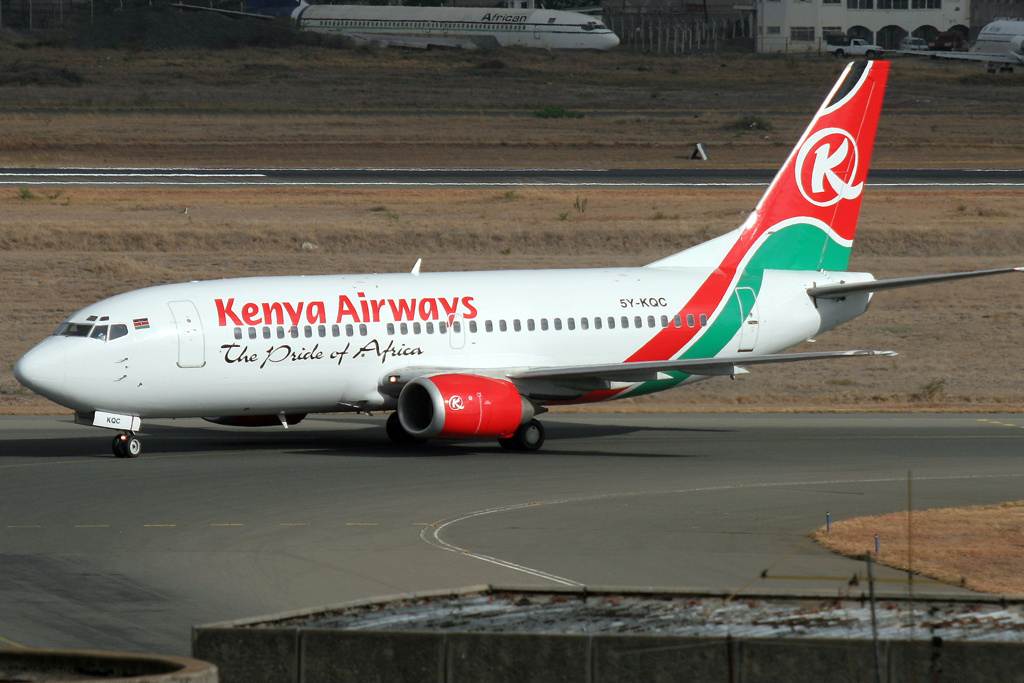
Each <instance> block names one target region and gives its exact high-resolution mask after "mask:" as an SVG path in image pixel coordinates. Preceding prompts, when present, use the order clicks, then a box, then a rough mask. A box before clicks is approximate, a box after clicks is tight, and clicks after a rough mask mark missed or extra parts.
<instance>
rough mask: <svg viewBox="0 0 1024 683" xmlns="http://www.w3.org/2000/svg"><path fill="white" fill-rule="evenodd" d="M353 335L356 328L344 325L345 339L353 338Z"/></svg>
mask: <svg viewBox="0 0 1024 683" xmlns="http://www.w3.org/2000/svg"><path fill="white" fill-rule="evenodd" d="M355 334H356V328H354V327H352V325H351V323H350V324H348V325H345V336H346V337H354V336H355Z"/></svg>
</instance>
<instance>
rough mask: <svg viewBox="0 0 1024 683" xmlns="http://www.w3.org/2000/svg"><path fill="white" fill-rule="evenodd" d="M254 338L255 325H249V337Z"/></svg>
mask: <svg viewBox="0 0 1024 683" xmlns="http://www.w3.org/2000/svg"><path fill="white" fill-rule="evenodd" d="M255 338H256V328H255V327H250V328H249V339H255Z"/></svg>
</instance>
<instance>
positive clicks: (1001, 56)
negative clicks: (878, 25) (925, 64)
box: [904, 19, 1024, 73]
mask: <svg viewBox="0 0 1024 683" xmlns="http://www.w3.org/2000/svg"><path fill="white" fill-rule="evenodd" d="M904 53H905V54H910V55H916V56H928V57H935V58H941V59H961V60H968V61H973V62H986V63H987V65H988V71H989V73H995V72H996V70H999V71H1013V67H1015V66H1021V65H1024V19H996V20H995V21H993V22H991V23H989V24H986V25H985V27H984V28H983V29H981V33H979V34H978V39H977V40H975V41H974V45H973V46H971V49H970V50H968V51H967V52H937V51H934V50H927V51H924V50H905V51H904Z"/></svg>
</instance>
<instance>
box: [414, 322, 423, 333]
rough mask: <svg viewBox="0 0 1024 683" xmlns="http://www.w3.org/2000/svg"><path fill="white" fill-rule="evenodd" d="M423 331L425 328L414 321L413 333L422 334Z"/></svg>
mask: <svg viewBox="0 0 1024 683" xmlns="http://www.w3.org/2000/svg"><path fill="white" fill-rule="evenodd" d="M422 331H423V328H422V327H420V324H419V323H413V324H412V333H413V334H420V333H421V332H422Z"/></svg>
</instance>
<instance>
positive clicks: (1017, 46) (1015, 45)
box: [1010, 36, 1024, 55]
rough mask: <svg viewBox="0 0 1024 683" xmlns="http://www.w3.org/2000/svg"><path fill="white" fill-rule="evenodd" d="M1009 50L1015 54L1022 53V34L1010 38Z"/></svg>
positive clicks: (1023, 47)
mask: <svg viewBox="0 0 1024 683" xmlns="http://www.w3.org/2000/svg"><path fill="white" fill-rule="evenodd" d="M1010 52H1012V53H1013V54H1015V55H1020V54H1024V36H1014V37H1013V38H1010Z"/></svg>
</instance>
